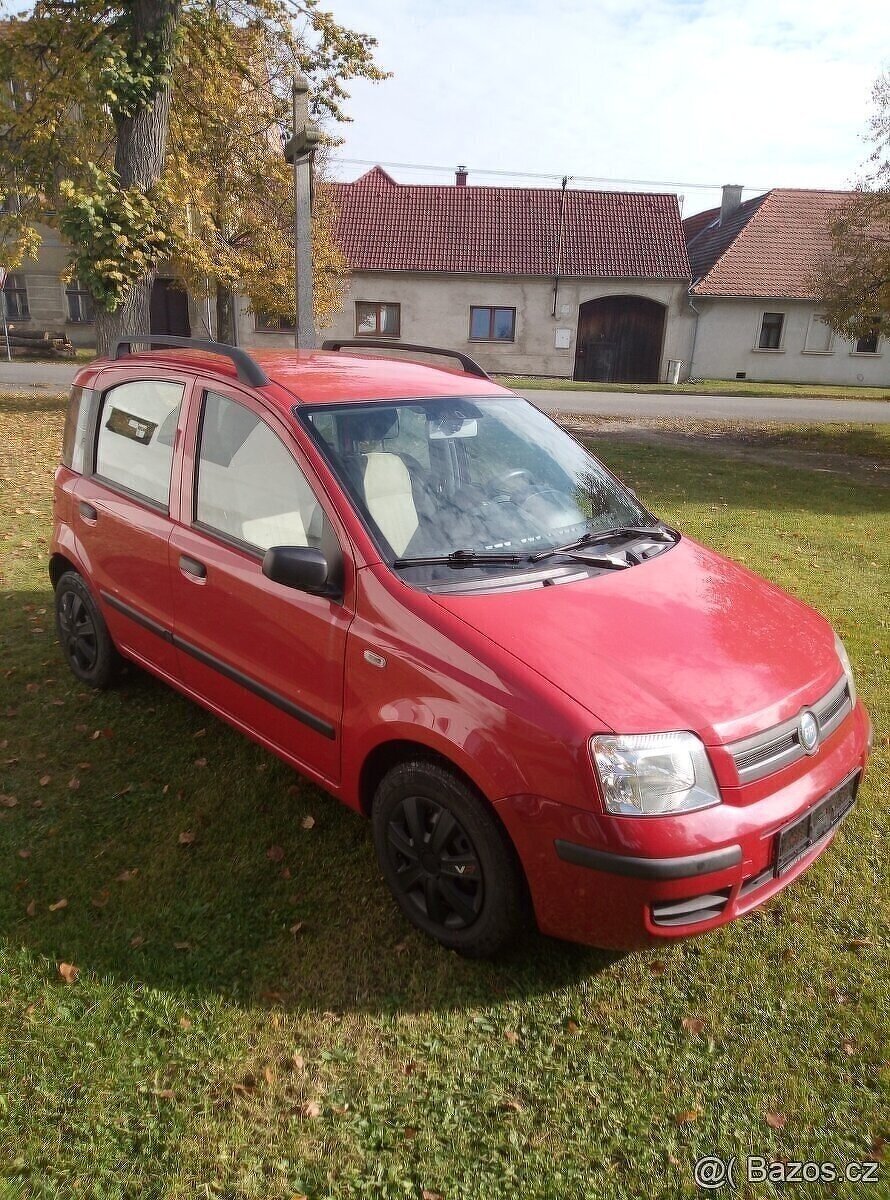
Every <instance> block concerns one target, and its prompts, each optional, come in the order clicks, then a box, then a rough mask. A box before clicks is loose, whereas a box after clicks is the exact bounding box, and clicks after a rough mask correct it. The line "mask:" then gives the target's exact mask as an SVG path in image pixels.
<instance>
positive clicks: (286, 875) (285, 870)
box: [281, 867, 290, 879]
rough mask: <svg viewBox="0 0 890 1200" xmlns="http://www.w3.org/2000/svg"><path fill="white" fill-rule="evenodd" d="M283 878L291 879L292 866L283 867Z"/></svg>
mask: <svg viewBox="0 0 890 1200" xmlns="http://www.w3.org/2000/svg"><path fill="white" fill-rule="evenodd" d="M281 878H282V879H290V867H282V868H281Z"/></svg>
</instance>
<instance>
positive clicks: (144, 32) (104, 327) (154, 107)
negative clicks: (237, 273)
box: [96, 0, 182, 354]
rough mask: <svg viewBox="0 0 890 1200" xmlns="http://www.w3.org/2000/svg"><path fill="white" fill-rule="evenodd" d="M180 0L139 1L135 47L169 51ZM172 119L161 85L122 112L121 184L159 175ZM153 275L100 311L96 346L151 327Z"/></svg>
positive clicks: (142, 183)
mask: <svg viewBox="0 0 890 1200" xmlns="http://www.w3.org/2000/svg"><path fill="white" fill-rule="evenodd" d="M181 9H182V0H135V3H133V4H132V5H131V6H130V10H131V14H132V38H131V49H135V47H137V46H140V45H141V44H142V43H143V42H144V41H145V39H146V38H149V37H151V38H156V39H157V47H158V52H159V54H169V53H170V51H171V48H172V46H173V39H174V38H175V36H176V28H177V25H178V24H179V18H180V13H181ZM169 121H170V85H169V83H163V84H161V85H160V86H158V87H157V89H156V90H155V92H154V93H153V95H152V96H151V97H150V98H149V100H148V102H147V103H146V104H145V105H144V106H143V107H142V108H138V109H137V110H136V111H135V112H134V113H133V114H132V115H131V116H118V117H117V118H116V121H115V126H116V131H117V138H116V142H115V148H114V168H115V170H116V172H117V174H118V177H119V179H120V186H121V188H131V187H138V188H139V189H140V190H141V191H143V192H145V191H148V189H149V188H150V187H151V186H152V185H153V184H155V183H157V181H158V179H159V178H160V176H161V172H162V171H163V169H164V156H165V154H166V149H167V128H168V125H169ZM152 280H153V276H150V277H147V278H146V279H144V280H140V281H139V283H136V284H134V285H133V286H132V287H130V288H129V289H128V290H127V292H126V293H125V295H124V299H123V303H122V304H121V305H120V307H119V308H118V309H117V311H116V312H113V313H109V312H105V311H104V310H102V309H99V308H97V310H96V348H97V350H98V351H99V353H100V354H106V353H107V352H108V350H109V349H111V348H112V343H113V341H114V339H115V338H117V337H120V336H121V335H122V334H127V333H134V332H141V333H147V332H148V331H149V329H150V300H151V285H152Z"/></svg>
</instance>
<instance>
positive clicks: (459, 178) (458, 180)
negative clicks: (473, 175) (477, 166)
mask: <svg viewBox="0 0 890 1200" xmlns="http://www.w3.org/2000/svg"><path fill="white" fill-rule="evenodd" d="M454 182H455V184H456V186H457V187H466V186H467V168H466V167H458V168H457V170H456V171H455V172H454Z"/></svg>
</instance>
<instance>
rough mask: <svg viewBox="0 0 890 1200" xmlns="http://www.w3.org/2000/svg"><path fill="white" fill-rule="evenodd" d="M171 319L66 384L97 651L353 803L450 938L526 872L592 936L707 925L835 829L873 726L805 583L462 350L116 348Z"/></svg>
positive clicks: (74, 570) (624, 940) (745, 902)
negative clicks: (662, 515) (673, 518)
mask: <svg viewBox="0 0 890 1200" xmlns="http://www.w3.org/2000/svg"><path fill="white" fill-rule="evenodd" d="M174 342H176V339H172V338H161V339H158V338H152V337H149V336H147V335H138V336H134V337H133V338H132V339H131V340H130V341H125V342H122V343H120V344H119V345H118V347H117V349H116V352H115V354H114V355H113V357H112V358H109V359H104V360H97V361H96V362H94V363H92V364H91V365H90V366H88V367H85V368H83V369H82V370H81V371H80V372H79V374H78V376H77V380H76V383H75V386H74V389H73V392H72V397H71V404H70V411H69V414H68V421H67V425H66V429H65V439H64V448H63V453H62V464H61V466H60V467H59V468H58V470H57V472H56V479H55V497H54V525H55V527H54V534H53V543H52V557H51V560H50V574H51V577H52V582H53V586H54V588H55V597H56V613H57V623H58V632H59V638H60V641H61V644H62V647H63V650H64V653H65V655H66V657H67V659H68V662H69V663H70V666H71V669H72V670H73V672H74V674H75V675H76V676H77V678H78V679H80V680H82V681H83V682H85V683H88V684H92V685H94V686H95V687H105V686H107V685H108V684H109V683H111V682H112V680H113V678H114V675H115V671H116V668H117V667H118V665H119V663H120V660H121V659H128V660H130V661H132V662H134V663H138V664H139V665H140V666H142V667H145V668H146V669H148V670H149V671H151V672H153V673H154V674H155V675H157V676H159V677H160V678H161V679H164V680H166V681H167V682H168V683H170V684H172V685H173V686H174V687H176V688H178V689H179V690H180V691H182V692H184V693H185V694H186V695H187V696H189V697H191V698H192V699H194V700H196V701H198V702H199V703H200V704H202V705H204V706H205V707H206V708H208V709H209V710H210V711H211V712H213V713H215V714H216V715H217V716H220V717H222V718H223V719H224V720H226V721H229V722H230V723H231V724H232V725H234V726H235V727H236V728H238V729H240V730H243V731H244V732H245V733H246V734H248V735H249V736H250V737H252V738H254V739H255V740H256V741H258V742H260V743H261V744H262V745H264V746H266V747H268V748H269V749H270V750H272V751H273V752H274V753H275V754H277V755H279V756H280V757H281V758H283V759H284V760H285V761H287V762H289V763H291V764H292V765H293V766H294V767H296V768H297V769H298V770H299V771H301V772H302V773H303V774H304V775H306V776H308V777H309V778H310V779H312V780H313V781H314V782H315V783H317V784H319V785H320V786H321V787H323V788H324V789H326V790H327V791H328V792H330V793H331V794H332V795H334V796H337V797H338V798H339V799H341V800H342V801H344V802H345V803H346V804H348V805H350V806H351V807H353V808H355V809H358V810H360V811H361V812H363V813H365V814H366V815H367V816H369V817H370V819H371V824H372V828H373V833H374V842H375V846H376V850H377V855H378V858H379V862H380V868H381V870H382V872H383V875H384V876H385V878H386V881H387V883H388V884H389V886H390V887H391V889H392V891H393V894H394V895H395V898H396V901H397V903H398V904H399V906H400V907H401V909H402V911H403V912H404V914H405V915H406V916H407V917H408V918H409V920H411V921H412V922H413V923H414V924H415V925H417V926H419V927H420V928H421V929H423V930H425V931H426V932H427V933H428V934H431V935H432V936H433V937H434V938H437V939H438V940H439V941H440V942H441V943H442V944H443V945H445V946H448V947H451V948H453V949H455V950H458V951H460V952H462V953H464V954H469V955H487V954H492V953H494V952H495V951H497V950H499V949H500V948H501V947H502V946H504V945H505V944H506V943H507V942H509V941H510V939H511V938H512V937H513V935H514V934H515V933H516V931H517V929H518V927H519V925H520V923H521V921H522V920H523V918H524V915H525V913H526V912H527V907H528V901H530V904H531V908H532V910H533V913H534V917H535V919H536V921H537V924H538V927H539V928H540V929H541V930H542V931H543V932H544V933H547V934H553V935H556V936H558V937H562V938H570V939H574V940H577V941H581V942H588V943H592V944H595V945H598V946H608V947H624V948H629V947H634V946H640V945H645V944H652V943H654V942H658V941H660V940H663V939H669V938H676V937H680V936H685V935H688V934H693V933H701V932H703V931H705V930H709V929H713V928H714V927H716V926H718V925H722V924H725V923H726V922H727V921H730V920H732V919H733V918H735V917H737V916H740V915H741V914H742V913H745V912H747V911H748V910H749V909H751V908H754V907H755V906H756V905H758V904H761V903H762V902H763V901H764V900H766V899H768V898H769V897H770V896H772V895H773V894H774V893H775V892H777V891H779V890H780V889H781V888H783V887H785V885H786V884H788V883H789V882H790V881H791V880H792V879H794V878H795V876H797V875H799V874H800V873H801V871H804V870H806V868H807V867H808V866H809V865H810V863H811V862H812V861H813V860H814V859H815V858H816V857H817V855H819V854H820V853H821V852H822V851H823V850H824V849H825V848H826V846H827V845H828V843H829V842H830V841H831V839H832V836H833V834H834V831H835V829H836V828H837V826H838V823H839V822H840V820H841V819H842V817H843V816H844V814H845V813H846V812H847V811H848V810H849V808H850V806H851V805H852V804H853V802H854V800H855V797H856V791H857V788H858V787H859V783H860V780H861V778H862V773H863V770H864V768H865V765H866V761H867V758H868V753H869V749H870V744H871V724H870V721H869V718H868V715H867V713H866V711H865V709H864V707H863V705H862V703H861V702H860V701H858V700H857V698H856V691H855V686H854V682H853V675H852V672H851V669H850V663H849V660H848V658H847V655H846V652H845V651H844V647H843V645H842V644H841V642H840V641H839V640H838V638H837V637H836V636H835V635H834V633H833V632H832V630H831V628H830V626H829V625H828V623H827V622H826V621H825V620H824V619H823V618H822V617H820V616H819V615H818V614H817V613H815V612H813V611H812V610H811V609H809V608H807V607H806V606H805V605H804V604H801V603H800V602H799V601H797V600H795V599H793V598H792V597H791V596H789V595H787V594H786V593H785V592H783V591H781V590H780V589H779V588H778V587H776V586H774V585H773V584H771V583H767V582H765V581H764V580H762V579H760V578H758V577H757V576H756V575H754V574H752V573H751V572H750V571H748V570H746V569H745V568H744V567H742V566H739V565H737V564H736V563H733V562H730V561H728V560H727V559H726V558H723V557H722V556H721V555H719V554H716V553H715V552H714V551H712V550H709V549H707V548H706V547H705V546H702V545H699V544H698V543H697V542H695V541H693V540H692V539H691V538H689V537H686V536H685V535H683V534H681V533H679V532H678V531H677V530H675V529H672V528H671V527H670V526H669V525H667V524H665V523H664V522H663V521H661V520H659V519H658V517H656V516H655V515H654V514H653V513H651V512H649V511H648V510H647V509H646V507H645V506H644V505H643V504H642V503H641V502H640V501H639V500H638V499H637V497H636V496H635V495H634V493H633V492H631V491H630V490H629V489H628V488H626V487H624V486H623V485H622V484H621V483H620V482H619V481H618V480H617V479H616V478H615V477H614V476H613V475H612V474H611V473H610V472H609V471H608V470H606V468H605V467H603V466H602V464H601V463H599V462H598V461H597V460H596V459H595V458H593V457H592V456H591V455H590V454H589V453H588V452H587V450H586V449H584V447H583V446H581V445H580V444H579V443H578V442H577V441H575V440H574V439H573V438H572V437H570V436H569V434H567V433H566V432H565V431H564V430H563V429H561V428H560V427H559V426H558V425H557V424H555V423H554V422H552V421H551V420H550V419H549V418H548V417H546V416H544V415H543V414H542V413H541V412H539V411H538V409H536V408H534V407H533V406H532V405H531V404H529V403H528V402H527V401H526V400H524V399H522V398H521V397H519V396H517V395H515V394H514V393H513V392H510V391H508V390H507V389H506V388H503V387H500V386H498V385H497V384H496V383H494V382H492V381H491V380H490V379H489V378H488V377H487V375H486V374H485V372H484V371H482V370H481V369H480V368H479V367H478V366H476V364H475V363H473V362H472V361H471V360H470V359H468V358H466V357H465V356H464V355H461V354H457V353H456V352H452V351H447V352H446V351H435V353H440V354H441V353H448V354H450V355H451V356H452V357H453V358H455V359H457V360H458V366H457V367H456V368H454V369H440V368H434V367H432V366H428V365H425V364H423V363H421V362H417V361H411V360H396V359H393V358H381V357H379V356H373V355H370V356H359V355H357V354H355V353H354V350H355V349H356V348H362V346H366V345H367V343H341V342H336V343H327V344H326V346H325V351H324V352H318V351H313V352H278V353H269V354H261V355H257V356H256V358H253V357H250V356H249V355H248V354H247V353H246V352H245V351H243V350H237V349H233V348H231V347H228V346H223V345H220V344H217V343H214V342H191V341H187V340H185V341H181V343H180V344H178V345H177V348H176V349H175V350H173V351H172V352H171V351H170V350H169V349H168V350H167V351H166V352H164V351H161V352H158V351H157V350H153V351H149V352H147V353H146V352H143V353H130V350H131V347H132V345H133V344H137V343H138V344H144V345H149V346H155V345H157V344H159V343H160V344H162V345H164V346H167V347H169V346H170V345H171V344H172V343H174ZM344 347H345V348H346V349H347V351H348V352H347V353H343V352H342V349H343V348H344ZM392 349H401V350H407V351H413V352H416V351H419V350H422V349H424V348H422V347H407V346H400V347H392ZM427 352H429V351H427Z"/></svg>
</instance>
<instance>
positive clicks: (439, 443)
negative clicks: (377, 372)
mask: <svg viewBox="0 0 890 1200" xmlns="http://www.w3.org/2000/svg"><path fill="white" fill-rule="evenodd" d="M299 412H300V415H301V417H304V418H308V421H309V422H310V424H311V427H312V429H313V431H314V433H315V436H316V440H317V441H318V443H319V445H320V446H321V448H322V450H323V452H324V454H325V455H326V457H327V459H328V461H329V463H330V464H331V466H332V468H333V470H334V471H335V473H336V474H337V475H338V477H339V478H340V480H341V481H342V482H343V484H344V485H345V487H346V488H347V490H348V491H349V493H350V494H351V496H352V499H353V501H354V503H355V505H356V507H357V508H358V510H359V512H360V513H361V515H362V516H363V518H364V520H365V522H366V524H367V525H368V527H369V529H370V530H371V532H372V534H373V536H374V537H375V540H376V541H377V543H378V545H379V547H380V550H381V553H382V554H383V557H384V558H386V559H388V560H389V561H390V562H393V563H394V564H395V565H398V566H399V567H400V569H403V570H404V569H405V568H408V567H409V566H410V564H408V563H407V562H406V561H405V560H406V559H411V558H424V559H426V560H427V562H428V560H429V558H430V557H438V556H441V557H442V558H447V557H448V556H449V555H454V554H455V552H458V551H461V552H474V554H465V555H464V561H466V558H470V559H472V558H474V557H478V556H483V555H487V556H489V558H491V557H496V556H504V557H506V558H510V557H512V558H513V559H514V561H517V560H519V561H526V560H527V559H528V557H529V556H530V555H532V554H534V553H535V552H538V551H542V550H547V549H549V548H552V547H556V546H562V545H565V544H567V543H569V542H572V541H573V540H575V539H578V538H580V537H582V536H583V535H584V534H585V533H587V532H594V533H595V532H597V531H600V530H606V529H614V528H617V527H620V526H639V525H644V526H652V525H653V524H655V518H654V517H653V516H652V514H651V513H650V512H648V510H647V509H646V508H644V507H643V505H642V504H640V502H639V501H638V500H637V499H636V497H635V496H634V495H633V493H632V492H630V491H629V490H628V489H627V488H626V487H624V485H623V484H621V483H619V482H618V480H617V479H615V477H614V476H613V475H611V474H610V473H609V472H608V471H607V470H606V468H605V467H604V466H603V465H602V464H601V463H599V462H598V461H597V460H596V459H595V458H593V457H592V455H590V454H588V452H587V451H586V450H585V449H584V448H583V446H581V445H579V444H578V442H576V441H575V440H574V438H571V437H570V436H569V435H568V434H567V433H565V431H564V430H562V429H561V428H560V427H559V426H558V425H556V424H555V423H554V422H553V421H551V420H550V419H549V418H548V417H546V416H544V414H543V413H541V412H539V411H538V409H536V408H535V407H534V406H533V405H531V404H529V403H528V402H527V401H526V400H523V399H522V398H521V397H512V396H505V397H503V398H495V399H480V400H474V399H462V398H461V399H455V398H453V397H448V398H442V399H435V400H405V401H397V402H395V403H386V404H380V403H375V404H373V405H372V404H351V405H348V406H346V405H344V406H343V407H340V408H337V407H333V406H330V405H325V406H324V407H323V408H316V409H301V410H299ZM498 569H499V570H501V571H504V570H509V569H510V564H509V563H507V562H503V563H498V562H487V563H485V564H484V565H483V564H480V565H479V566H478V567H477V566H476V565H475V564H474V565H473V570H474V571H475V570H485V571H489V572H490V571H492V570H498ZM418 570H419V568H415V571H418ZM409 577H416V578H418V579H420V578H423V579H428V578H430V575H429V567H428V566H427V568H426V570H425V571H424V573H423V574H422V575H421V574H416V575H415V576H410V575H409ZM434 577H435V576H434Z"/></svg>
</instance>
